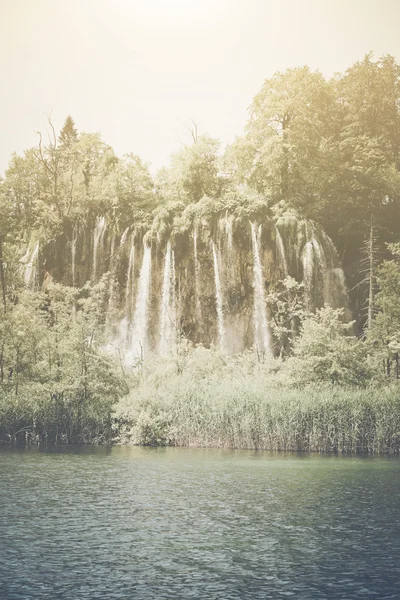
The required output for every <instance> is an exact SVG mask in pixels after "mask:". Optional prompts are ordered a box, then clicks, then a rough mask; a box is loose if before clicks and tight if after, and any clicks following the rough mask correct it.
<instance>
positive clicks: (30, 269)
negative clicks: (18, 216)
mask: <svg viewBox="0 0 400 600" xmlns="http://www.w3.org/2000/svg"><path fill="white" fill-rule="evenodd" d="M38 258H39V242H38V241H37V242H36V244H35V245H34V247H33V250H32V252H31V253H30V248H28V250H27V252H26V254H25V256H24V258H23V259H22V261H23V262H25V269H24V283H25V285H26V286H27V287H29V288H31V289H33V288H34V287H35V283H36V279H37V267H38V264H37V263H38Z"/></svg>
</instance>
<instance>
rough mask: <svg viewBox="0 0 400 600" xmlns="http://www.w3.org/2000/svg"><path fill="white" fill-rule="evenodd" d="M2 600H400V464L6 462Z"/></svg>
mask: <svg viewBox="0 0 400 600" xmlns="http://www.w3.org/2000/svg"><path fill="white" fill-rule="evenodd" d="M0 477H1V479H0V598H1V599H2V600H11V599H15V600H17V599H18V600H22V599H24V600H25V599H26V600H28V599H29V600H31V599H32V600H33V599H39V598H40V599H49V600H50V599H51V600H55V599H65V600H67V599H68V600H69V599H70V600H79V599H85V600H86V599H87V600H93V599H104V600H106V599H107V600H108V599H114V598H115V599H125V598H126V599H130V598H132V599H150V598H151V599H153V598H154V599H159V598H161V599H162V598H171V599H172V598H174V599H175V598H182V599H183V598H195V599H210V600H213V599H221V600H230V599H232V600H233V599H247V598H248V599H260V600H261V599H265V598H272V599H275V598H276V599H279V598H289V597H291V598H294V599H304V600H314V599H318V598H326V599H329V600H331V599H332V600H333V599H336V598H341V599H346V600H351V599H353V598H354V599H356V598H365V599H366V598H376V599H378V600H383V599H389V598H396V599H398V598H400V503H399V500H400V460H398V459H396V458H392V459H388V458H366V457H364V458H358V457H357V458H350V457H334V456H319V455H295V454H286V455H284V454H270V453H253V452H242V451H218V450H199V449H193V450H192V449H190V450H189V449H179V448H176V449H175V448H165V449H163V448H158V449H156V448H117V447H115V448H98V447H97V448H94V447H86V448H60V449H53V450H40V449H33V450H16V449H3V450H2V451H1V452H0Z"/></svg>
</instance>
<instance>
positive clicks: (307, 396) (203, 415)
mask: <svg viewBox="0 0 400 600" xmlns="http://www.w3.org/2000/svg"><path fill="white" fill-rule="evenodd" d="M196 353H197V356H193V355H192V356H188V357H185V358H184V359H180V358H179V357H175V360H172V359H171V360H170V361H169V362H168V361H165V360H164V361H163V362H160V360H154V361H153V362H152V364H151V365H149V366H148V370H147V371H146V372H145V373H143V374H142V377H141V380H140V381H139V382H138V384H137V386H136V387H135V389H134V390H133V391H132V392H131V394H130V395H129V396H127V397H125V398H123V399H121V400H120V401H119V403H118V404H117V406H116V409H115V411H114V418H115V425H114V427H115V432H116V438H115V439H116V441H117V442H119V443H122V444H147V445H174V446H201V447H223V448H248V449H258V450H293V451H317V452H344V453H357V452H368V453H398V452H399V450H400V388H399V387H398V386H397V385H394V384H392V385H390V386H386V387H382V386H370V387H366V388H362V389H358V388H350V387H340V386H337V385H326V384H325V385H320V386H318V387H317V386H315V385H314V386H306V387H302V388H299V387H293V386H291V385H289V383H288V381H286V379H285V376H284V374H283V373H282V371H281V370H279V369H278V368H277V363H276V361H271V362H266V363H258V362H257V360H256V358H255V357H254V356H252V355H250V354H249V355H247V356H244V357H243V356H242V357H241V360H240V362H238V361H235V360H231V361H224V359H223V358H222V357H221V356H219V355H218V354H217V353H214V354H213V353H211V352H209V351H200V352H198V351H196ZM196 353H195V354H196ZM180 360H182V362H183V363H184V364H180V363H179V361H180Z"/></svg>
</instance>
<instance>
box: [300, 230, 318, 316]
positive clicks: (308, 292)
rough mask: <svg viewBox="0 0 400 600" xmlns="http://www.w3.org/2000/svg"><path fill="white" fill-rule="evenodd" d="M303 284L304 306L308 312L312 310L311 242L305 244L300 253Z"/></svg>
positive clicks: (312, 248) (312, 257)
mask: <svg viewBox="0 0 400 600" xmlns="http://www.w3.org/2000/svg"><path fill="white" fill-rule="evenodd" d="M301 258H302V263H303V282H304V291H305V305H306V308H307V309H308V310H311V308H312V292H313V283H314V266H315V264H314V245H313V243H312V241H309V242H306V244H305V245H304V248H303V252H302V257H301Z"/></svg>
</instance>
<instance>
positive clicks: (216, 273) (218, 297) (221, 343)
mask: <svg viewBox="0 0 400 600" xmlns="http://www.w3.org/2000/svg"><path fill="white" fill-rule="evenodd" d="M211 245H212V251H213V259H214V280H215V299H216V302H217V319H218V340H219V346H220V348H221V350H225V347H226V345H225V325H224V312H223V302H222V291H221V280H220V277H219V269H218V258H217V253H216V250H215V245H214V242H213V241H211Z"/></svg>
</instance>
